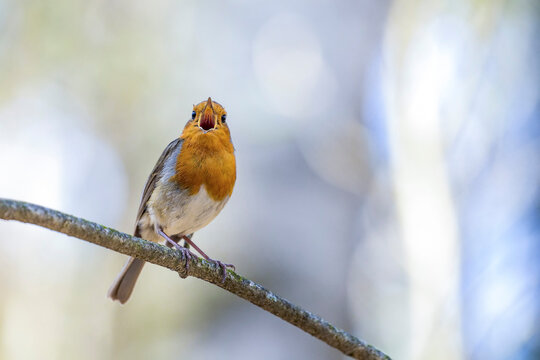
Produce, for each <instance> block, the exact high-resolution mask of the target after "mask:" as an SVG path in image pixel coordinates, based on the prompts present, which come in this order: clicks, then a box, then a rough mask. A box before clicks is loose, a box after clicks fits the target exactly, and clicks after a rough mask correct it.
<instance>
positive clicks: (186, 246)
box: [178, 233, 193, 249]
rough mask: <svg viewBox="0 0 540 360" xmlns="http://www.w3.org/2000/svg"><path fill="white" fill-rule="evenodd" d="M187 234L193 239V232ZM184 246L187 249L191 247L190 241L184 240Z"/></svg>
mask: <svg viewBox="0 0 540 360" xmlns="http://www.w3.org/2000/svg"><path fill="white" fill-rule="evenodd" d="M186 236H187V237H188V238H189V239H190V240H191V238H192V237H193V233H191V234H189V235H186ZM178 242H180V239H178ZM184 247H185V248H186V249H189V243H188V242H187V241H186V240H184Z"/></svg>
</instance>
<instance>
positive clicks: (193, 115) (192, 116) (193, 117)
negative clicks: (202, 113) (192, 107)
mask: <svg viewBox="0 0 540 360" xmlns="http://www.w3.org/2000/svg"><path fill="white" fill-rule="evenodd" d="M195 116H197V113H196V112H195V111H193V112H192V113H191V118H192V119H193V120H195Z"/></svg>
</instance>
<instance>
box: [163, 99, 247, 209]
mask: <svg viewBox="0 0 540 360" xmlns="http://www.w3.org/2000/svg"><path fill="white" fill-rule="evenodd" d="M201 105H204V104H203V103H201V104H199V105H197V106H195V108H194V109H195V111H197V110H199V111H197V114H199V112H202V109H204V106H203V107H202V108H201ZM213 105H214V116H215V117H216V119H215V121H216V127H215V128H214V129H212V130H210V131H204V130H203V129H201V128H200V127H199V126H198V122H197V118H196V119H195V120H192V121H190V122H188V123H187V124H186V127H185V128H184V131H183V132H182V135H181V138H182V139H183V140H184V142H183V144H182V150H181V151H180V153H179V154H178V157H177V159H176V175H175V176H173V178H171V180H172V181H176V182H177V183H178V185H179V186H180V187H181V188H184V189H189V191H190V194H191V195H195V194H197V193H198V192H199V190H200V188H201V185H204V186H205V188H206V191H207V192H208V195H209V196H210V198H212V199H213V200H215V201H221V200H223V199H224V198H225V197H227V196H230V195H231V194H232V191H233V187H234V183H235V181H236V160H235V157H234V147H233V145H232V142H231V134H230V132H229V128H228V126H227V124H225V123H222V122H221V116H222V115H223V114H225V110H224V109H223V108H222V107H221V105H219V104H218V103H215V102H214V103H213ZM199 117H200V116H199Z"/></svg>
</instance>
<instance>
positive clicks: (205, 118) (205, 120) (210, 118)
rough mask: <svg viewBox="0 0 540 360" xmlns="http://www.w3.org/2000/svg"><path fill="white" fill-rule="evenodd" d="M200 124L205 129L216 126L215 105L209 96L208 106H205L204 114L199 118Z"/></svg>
mask: <svg viewBox="0 0 540 360" xmlns="http://www.w3.org/2000/svg"><path fill="white" fill-rule="evenodd" d="M199 126H200V127H201V128H203V129H204V130H210V129H213V128H214V127H215V126H216V117H215V115H214V106H213V104H212V99H211V98H208V101H207V102H206V106H205V107H204V110H203V113H202V116H201V118H200V120H199Z"/></svg>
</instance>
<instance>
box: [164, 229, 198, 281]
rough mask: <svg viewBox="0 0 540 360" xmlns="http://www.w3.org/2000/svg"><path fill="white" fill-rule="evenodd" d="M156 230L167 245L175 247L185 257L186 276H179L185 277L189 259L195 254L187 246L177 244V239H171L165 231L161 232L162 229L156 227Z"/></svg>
mask: <svg viewBox="0 0 540 360" xmlns="http://www.w3.org/2000/svg"><path fill="white" fill-rule="evenodd" d="M156 232H157V233H158V234H159V235H161V237H163V238H164V239H165V241H166V242H167V246H169V247H175V248H176V249H177V250H178V251H180V252H181V253H182V256H183V257H184V258H185V259H186V276H182V275H180V276H182V277H187V273H188V271H189V261H190V260H191V258H193V257H194V256H195V257H196V255H195V254H193V253H192V252H191V251H189V249H188V248H185V247H183V246H182V245H180V244H178V242H177V241H174V240H173V239H171V238H170V237H169V236H168V235H167V234H165V232H163V230H162V229H159V228H158V229H157V231H156Z"/></svg>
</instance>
